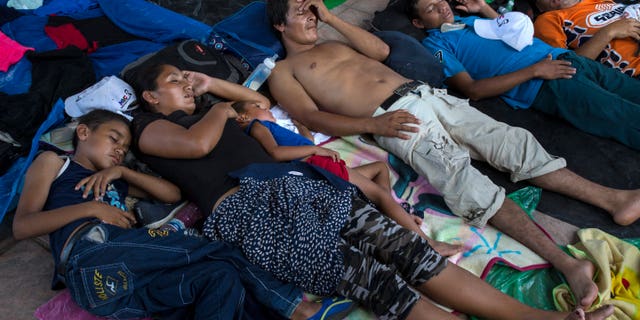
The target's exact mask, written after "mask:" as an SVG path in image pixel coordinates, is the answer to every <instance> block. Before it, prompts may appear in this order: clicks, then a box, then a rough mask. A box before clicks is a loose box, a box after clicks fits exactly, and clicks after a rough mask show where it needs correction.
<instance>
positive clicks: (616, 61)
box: [534, 0, 640, 76]
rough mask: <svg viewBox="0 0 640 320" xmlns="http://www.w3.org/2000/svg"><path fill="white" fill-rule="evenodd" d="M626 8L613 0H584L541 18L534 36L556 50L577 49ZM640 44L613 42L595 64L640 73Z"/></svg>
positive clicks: (626, 40)
mask: <svg viewBox="0 0 640 320" xmlns="http://www.w3.org/2000/svg"><path fill="white" fill-rule="evenodd" d="M624 8H625V5H623V4H619V3H616V2H614V1H611V0H582V1H581V2H579V3H578V4H576V5H574V6H572V7H570V8H566V9H561V10H553V11H548V12H545V13H543V14H542V15H540V16H539V17H538V18H537V19H536V21H535V23H534V26H535V36H536V37H538V38H540V39H541V40H543V41H544V42H546V43H548V44H549V45H551V46H554V47H560V48H569V49H573V50H575V49H576V48H579V47H580V46H581V45H582V44H584V43H585V42H586V41H587V40H589V39H590V38H591V37H592V36H593V35H594V34H595V33H596V32H598V31H599V30H600V28H602V27H605V26H607V25H608V24H610V23H612V22H614V21H616V20H618V19H620V18H621V17H623V14H624ZM638 48H639V44H638V42H637V41H636V40H634V39H633V38H624V39H614V40H612V41H611V42H609V44H608V45H607V46H606V47H605V48H604V50H603V51H602V52H601V53H600V55H599V56H598V58H596V61H600V62H601V63H602V64H605V65H607V66H610V67H612V68H615V69H618V70H620V71H621V72H623V73H626V74H629V75H632V76H638V75H639V74H640V56H638V55H637V54H636V52H638Z"/></svg>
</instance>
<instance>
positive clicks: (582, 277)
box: [562, 259, 598, 309]
mask: <svg viewBox="0 0 640 320" xmlns="http://www.w3.org/2000/svg"><path fill="white" fill-rule="evenodd" d="M574 261H575V262H574V266H572V267H571V268H569V269H568V270H563V272H562V273H563V274H564V277H565V278H566V279H567V282H568V283H569V287H571V291H572V292H573V296H574V297H575V299H576V304H578V305H577V306H576V307H578V308H580V307H581V308H584V309H588V308H589V307H590V306H591V304H592V303H593V301H594V300H595V299H596V297H597V296H598V286H596V284H595V283H594V282H593V280H592V279H593V275H594V273H595V266H594V265H593V263H591V261H589V260H577V259H575V260H574Z"/></svg>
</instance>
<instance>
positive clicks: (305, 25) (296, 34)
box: [275, 0, 318, 44]
mask: <svg viewBox="0 0 640 320" xmlns="http://www.w3.org/2000/svg"><path fill="white" fill-rule="evenodd" d="M299 7H300V3H299V2H296V1H295V0H289V10H288V11H287V18H286V21H287V23H286V24H280V25H275V28H276V29H277V30H278V31H280V32H281V34H282V38H283V39H285V38H286V39H289V40H291V41H292V42H294V43H298V44H315V43H316V41H317V40H318V18H317V17H316V15H315V14H314V13H313V12H312V11H311V10H308V9H307V10H304V11H298V8H299Z"/></svg>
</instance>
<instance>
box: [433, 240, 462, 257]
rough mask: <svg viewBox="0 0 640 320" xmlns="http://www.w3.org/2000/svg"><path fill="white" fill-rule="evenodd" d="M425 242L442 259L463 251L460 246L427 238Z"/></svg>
mask: <svg viewBox="0 0 640 320" xmlns="http://www.w3.org/2000/svg"><path fill="white" fill-rule="evenodd" d="M427 242H429V245H431V247H432V248H433V250H436V252H438V253H439V254H440V255H441V256H443V257H450V256H452V255H455V254H458V253H460V252H462V250H463V249H464V247H463V246H462V245H461V244H452V243H446V242H442V241H437V240H433V239H430V238H427Z"/></svg>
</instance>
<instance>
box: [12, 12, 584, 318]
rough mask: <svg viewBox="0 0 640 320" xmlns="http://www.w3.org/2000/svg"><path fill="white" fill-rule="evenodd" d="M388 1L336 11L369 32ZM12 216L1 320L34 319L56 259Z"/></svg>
mask: <svg viewBox="0 0 640 320" xmlns="http://www.w3.org/2000/svg"><path fill="white" fill-rule="evenodd" d="M387 3H388V0H349V1H347V2H345V3H344V4H342V5H340V6H338V7H336V8H334V9H333V12H335V13H336V14H338V15H339V16H340V17H342V18H343V19H345V20H346V21H349V22H351V23H354V24H357V25H360V26H362V27H363V28H366V29H369V24H370V21H371V20H372V19H373V13H374V12H375V11H376V10H382V9H384V8H385V7H386V5H387ZM319 33H320V36H321V38H323V39H340V38H341V36H340V35H338V34H336V33H335V31H333V29H331V28H330V27H328V26H326V25H321V26H320V28H319ZM535 216H536V220H537V221H538V222H539V223H540V224H541V225H542V226H543V227H544V228H546V229H547V231H549V233H550V234H551V235H552V237H553V238H554V239H555V240H556V242H558V243H559V244H567V243H571V242H574V241H575V231H576V230H577V228H575V227H574V226H572V225H569V224H567V223H564V222H562V221H560V220H557V219H555V218H552V217H549V216H546V215H544V214H541V213H536V214H535ZM11 218H12V213H9V214H7V216H6V217H5V219H4V221H2V224H0V284H1V286H0V319H12V320H23V319H24V320H26V319H34V316H33V313H34V311H35V309H36V308H37V307H38V306H40V305H41V304H43V303H44V302H46V301H47V300H48V299H50V298H52V297H53V296H54V295H55V294H56V292H54V291H51V290H50V289H49V287H50V283H51V275H52V270H53V260H52V257H51V254H50V252H49V249H48V241H47V239H48V238H47V237H40V238H37V239H30V240H24V241H15V240H14V239H13V237H12V235H11V221H12V219H11Z"/></svg>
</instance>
